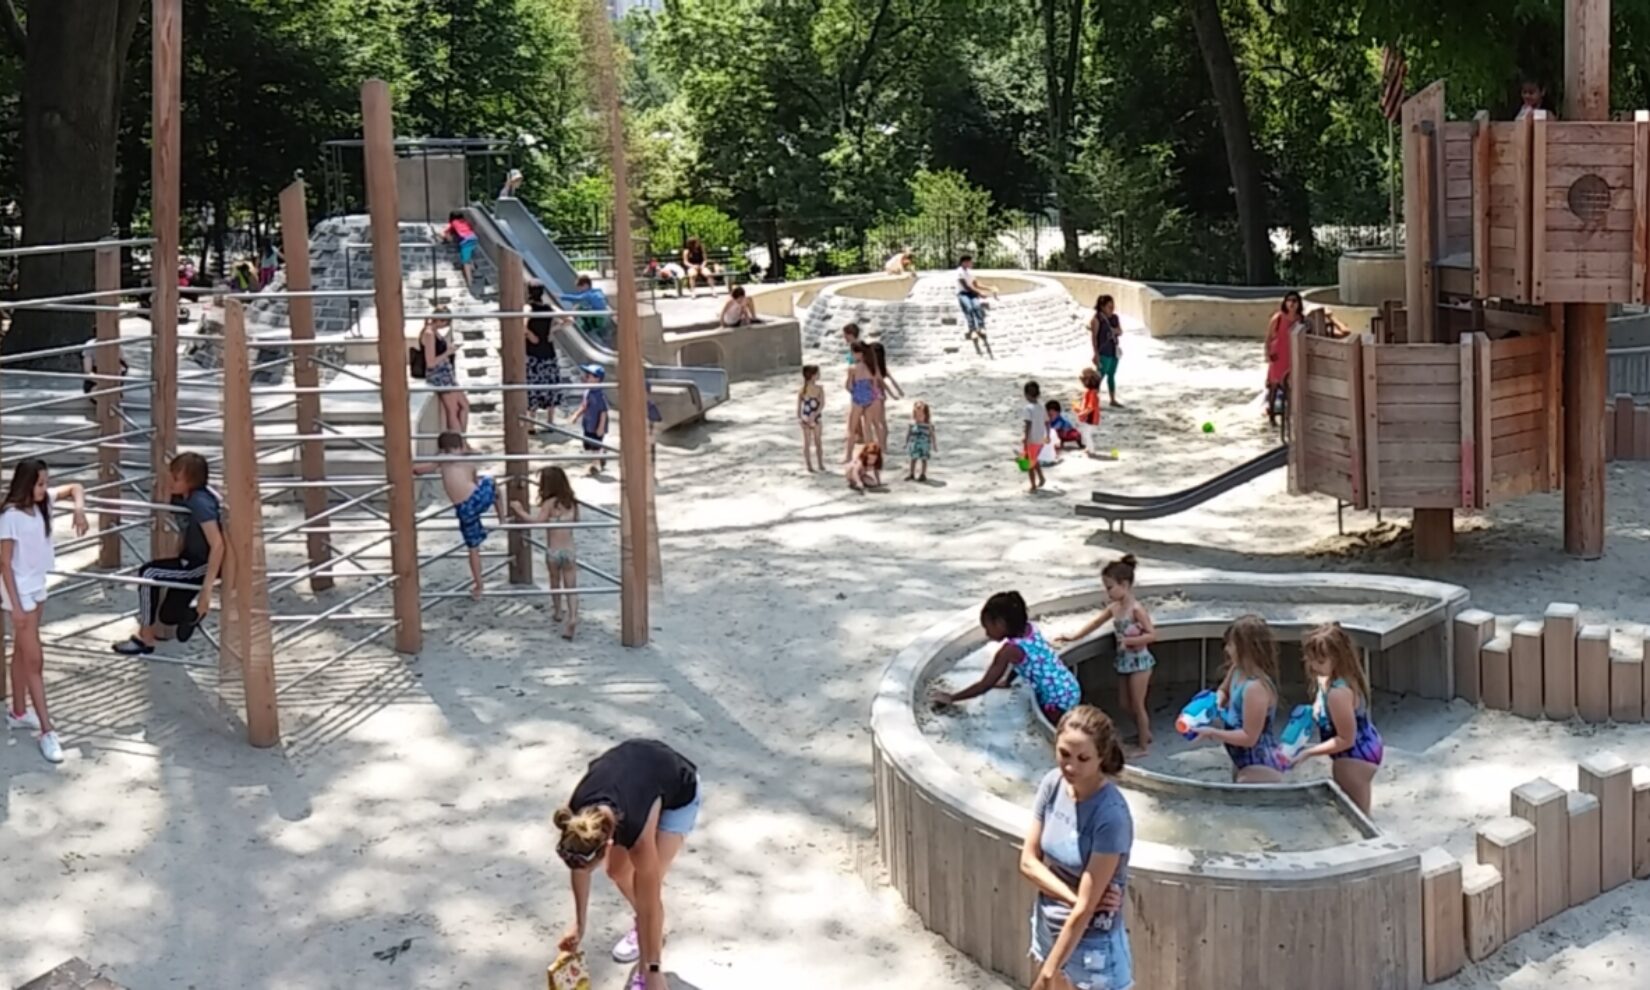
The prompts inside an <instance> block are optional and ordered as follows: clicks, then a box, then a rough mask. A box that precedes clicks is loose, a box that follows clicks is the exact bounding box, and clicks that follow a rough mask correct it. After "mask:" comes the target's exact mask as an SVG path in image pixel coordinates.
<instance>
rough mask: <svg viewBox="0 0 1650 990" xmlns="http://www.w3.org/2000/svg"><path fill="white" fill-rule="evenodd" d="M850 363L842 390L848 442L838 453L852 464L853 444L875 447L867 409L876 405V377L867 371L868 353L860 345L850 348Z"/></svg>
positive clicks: (869, 362)
mask: <svg viewBox="0 0 1650 990" xmlns="http://www.w3.org/2000/svg"><path fill="white" fill-rule="evenodd" d="M853 354H854V363H853V364H851V365H849V366H848V377H847V379H846V380H845V381H844V382H843V385H842V387H843V388H845V389H847V390H848V401H849V406H848V442H847V446H846V448H845V449H844V450H843V452H842V459H843V460H844V461H848V460H852V459H853V456H854V444H856V443H877V436H876V431H875V430H874V429H872V427H871V405H872V403H874V402H876V401H877V380H876V374H875V372H873V371H872V369H871V362H872V361H873V360H875V358H873V357H871V349H870V348H869V347H867V346H865V345H864V344H855V345H854V347H853Z"/></svg>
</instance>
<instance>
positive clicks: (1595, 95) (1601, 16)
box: [1564, 0, 1610, 121]
mask: <svg viewBox="0 0 1650 990" xmlns="http://www.w3.org/2000/svg"><path fill="white" fill-rule="evenodd" d="M1564 116H1565V118H1566V119H1568V120H1575V121H1582V120H1609V119H1610V0H1564Z"/></svg>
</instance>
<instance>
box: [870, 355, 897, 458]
mask: <svg viewBox="0 0 1650 990" xmlns="http://www.w3.org/2000/svg"><path fill="white" fill-rule="evenodd" d="M865 346H866V347H868V348H870V351H871V360H870V362H869V363H870V366H871V373H872V374H873V375H875V376H876V389H875V390H874V391H873V392H872V393H871V395H872V400H871V407H870V408H869V409H867V410H866V413H867V416H868V418H869V419H870V423H871V428H872V430H873V431H874V433H875V435H874V436H872V437H871V439H873V440H875V441H876V442H877V444H878V445H879V446H881V447H882V449H883V450H887V449H888V397H889V396H893V397H894V398H896V399H903V398H905V392H904V391H903V390H902V389H901V388H900V387H899V382H896V381H894V376H893V375H892V374H890V373H889V371H888V349H887V348H886V347H883V346H882V344H880V343H872V344H867V345H865Z"/></svg>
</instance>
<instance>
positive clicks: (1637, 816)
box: [1633, 767, 1650, 880]
mask: <svg viewBox="0 0 1650 990" xmlns="http://www.w3.org/2000/svg"><path fill="white" fill-rule="evenodd" d="M1633 876H1634V878H1636V879H1639V880H1650V768H1646V767H1634V768H1633Z"/></svg>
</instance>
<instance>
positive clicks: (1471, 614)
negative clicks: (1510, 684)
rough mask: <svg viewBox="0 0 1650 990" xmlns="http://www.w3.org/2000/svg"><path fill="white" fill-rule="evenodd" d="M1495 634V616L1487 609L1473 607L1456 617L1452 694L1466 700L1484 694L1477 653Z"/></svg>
mask: <svg viewBox="0 0 1650 990" xmlns="http://www.w3.org/2000/svg"><path fill="white" fill-rule="evenodd" d="M1494 636H1495V616H1494V615H1491V614H1490V613H1489V612H1485V611H1483V610H1481V609H1476V608H1474V609H1468V610H1467V611H1465V612H1462V613H1460V614H1459V615H1457V616H1456V617H1455V642H1454V645H1453V649H1454V650H1455V658H1454V660H1455V696H1456V697H1457V698H1460V699H1461V700H1462V701H1465V702H1467V703H1468V704H1472V705H1476V704H1478V702H1479V700H1480V699H1481V698H1482V697H1483V688H1482V687H1481V686H1480V685H1481V683H1482V681H1481V674H1480V672H1479V666H1478V654H1479V651H1480V650H1482V649H1483V648H1484V644H1485V643H1488V642H1489V641H1490V639H1491V638H1493V637H1494Z"/></svg>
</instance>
